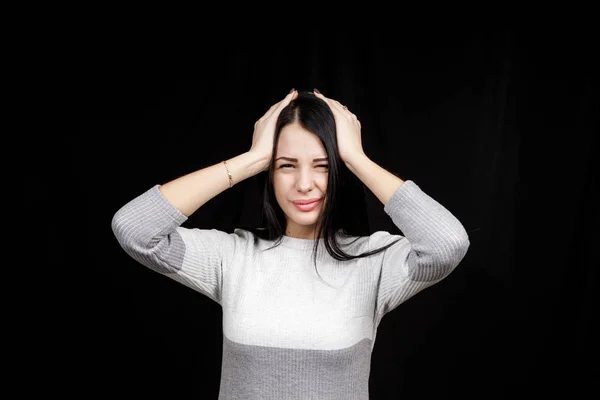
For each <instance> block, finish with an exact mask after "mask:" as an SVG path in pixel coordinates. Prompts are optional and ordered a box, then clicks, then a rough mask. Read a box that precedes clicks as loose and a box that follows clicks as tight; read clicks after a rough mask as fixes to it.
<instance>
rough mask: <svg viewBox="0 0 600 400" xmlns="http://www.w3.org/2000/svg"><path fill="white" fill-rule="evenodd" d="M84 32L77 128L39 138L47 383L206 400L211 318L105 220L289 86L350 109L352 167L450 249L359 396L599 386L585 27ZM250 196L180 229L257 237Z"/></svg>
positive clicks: (76, 74)
mask: <svg viewBox="0 0 600 400" xmlns="http://www.w3.org/2000/svg"><path fill="white" fill-rule="evenodd" d="M82 25H84V24H83V23H82ZM150 25H151V24H148V26H150ZM199 25H200V24H199ZM96 26H97V27H101V26H102V25H100V24H97V25H96ZM103 28H104V29H99V30H96V31H95V30H92V29H90V30H85V35H84V38H81V40H79V41H77V42H76V43H77V45H74V46H73V48H72V51H73V54H72V57H73V60H74V64H73V65H72V66H71V69H70V73H71V74H72V75H71V78H72V80H71V82H72V85H71V88H72V89H73V91H72V100H73V103H74V107H73V108H72V111H73V112H74V114H73V115H74V121H72V122H74V123H75V124H78V125H77V127H76V129H78V132H77V133H75V134H73V135H66V134H65V135H58V136H56V137H55V138H54V139H53V140H55V142H53V144H57V143H60V145H61V146H62V149H63V150H66V152H67V157H64V158H60V157H58V158H55V159H54V160H53V164H52V166H53V167H58V168H61V169H62V170H66V171H68V174H67V175H66V177H65V178H63V179H60V180H58V179H52V180H49V181H48V183H44V184H45V185H47V186H48V189H49V191H48V192H53V191H57V192H58V193H60V194H61V195H60V196H52V197H51V198H50V199H49V200H50V201H51V202H52V204H53V207H54V210H57V211H58V212H57V213H54V214H53V215H52V217H53V218H54V219H53V220H52V221H49V224H50V226H53V227H54V228H55V231H54V232H57V233H59V234H57V235H49V239H48V241H47V242H48V246H49V248H50V249H51V251H50V252H49V254H50V255H51V257H50V264H51V265H56V266H59V267H62V266H67V268H66V271H67V273H66V274H65V278H64V279H63V283H67V285H66V288H67V290H61V291H60V292H59V293H57V298H59V299H60V300H62V302H61V311H63V312H62V313H61V315H62V316H64V317H65V318H66V319H64V320H62V319H61V320H58V319H57V320H55V321H56V322H55V325H53V327H52V330H53V332H55V333H56V336H58V337H59V338H60V341H59V342H57V343H60V346H58V344H54V346H53V345H49V347H50V349H49V350H51V351H50V353H49V354H52V355H51V356H48V357H49V358H48V359H46V361H48V364H54V362H55V361H59V360H60V361H61V362H63V365H67V366H68V372H65V373H63V374H58V377H57V378H56V379H54V382H53V385H55V386H54V387H56V388H59V389H60V390H64V391H65V393H66V392H67V391H71V390H73V391H75V393H80V394H83V393H86V392H88V391H90V392H93V393H95V394H114V395H122V394H129V395H136V396H144V395H153V394H161V395H162V394H164V395H166V396H167V398H173V399H183V398H186V399H187V398H202V399H216V398H217V394H218V388H219V378H220V368H221V364H220V363H221V340H222V336H221V309H220V307H219V305H218V304H216V303H213V302H212V301H210V300H209V299H207V298H204V297H202V296H201V295H199V294H198V293H196V292H193V291H192V290H190V289H188V288H186V287H183V286H182V285H179V284H177V283H176V282H173V281H171V280H169V279H167V278H165V277H162V276H160V275H159V274H156V273H154V272H152V271H150V270H148V269H146V268H145V267H143V266H141V265H139V264H137V263H136V262H135V261H134V260H132V259H130V258H129V257H128V256H127V255H126V254H125V253H124V252H123V251H122V250H121V249H120V247H119V245H118V243H117V242H116V240H115V239H114V236H113V235H112V231H111V227H110V222H111V218H112V215H113V214H114V212H116V211H117V210H118V208H119V207H120V206H122V205H123V204H124V203H125V202H127V201H129V200H130V199H132V198H133V197H135V196H137V195H138V194H140V193H141V192H142V191H145V190H146V189H148V188H150V187H151V186H152V185H154V184H158V183H164V182H166V181H168V180H170V179H172V178H175V177H178V176H180V175H183V174H185V173H187V172H191V171H193V170H195V169H198V168H203V167H206V166H209V165H212V164H214V163H218V162H220V161H221V160H223V159H227V158H231V157H234V156H236V155H238V154H240V153H242V152H244V151H246V150H248V149H249V148H250V144H251V138H252V131H253V125H254V122H255V121H256V120H257V119H258V118H259V117H260V116H261V115H262V114H263V113H264V112H265V111H266V110H267V109H268V108H269V107H270V105H271V104H273V103H275V102H277V101H279V100H280V99H281V98H282V97H284V96H285V95H286V94H287V93H288V91H289V90H290V89H291V88H292V87H294V88H296V89H299V90H312V89H313V88H318V89H319V90H320V91H321V92H322V93H323V94H324V95H326V96H328V97H332V98H335V99H337V100H339V101H340V102H342V103H343V104H346V105H348V107H349V108H350V109H351V110H352V111H353V112H354V113H355V114H356V115H357V116H358V118H359V119H360V121H361V123H362V134H363V146H364V149H365V151H366V153H367V155H369V156H370V158H371V159H373V160H374V161H375V162H377V163H379V164H380V165H381V166H383V167H384V168H386V169H388V170H389V171H392V172H394V173H396V174H398V175H399V176H401V177H402V178H404V179H411V180H414V181H415V182H416V183H417V184H418V185H419V186H420V187H421V188H422V189H423V190H425V191H426V192H427V193H428V194H429V195H431V196H432V197H433V198H435V199H436V200H438V201H439V202H441V203H442V204H443V205H445V206H446V207H447V208H448V209H449V210H450V211H451V212H452V213H453V214H454V215H456V216H457V217H458V218H459V219H460V220H461V222H462V223H463V225H464V226H465V228H466V229H467V231H468V233H469V236H470V240H471V247H470V249H469V252H468V253H467V255H466V257H465V259H464V260H463V261H462V263H461V264H460V266H459V267H458V268H457V269H456V270H455V272H454V273H453V274H452V275H451V276H449V277H448V278H447V279H446V280H444V281H442V282H440V283H439V284H437V285H435V286H433V287H431V288H429V289H428V290H426V291H424V292H422V293H420V294H418V295H417V296H415V297H414V298H412V299H410V300H409V301H407V302H406V303H404V304H403V305H401V306H400V307H399V308H398V309H396V310H394V311H393V312H392V313H390V314H388V315H387V316H386V317H384V319H383V321H382V323H381V325H380V328H379V331H378V336H377V341H376V345H375V349H374V351H373V358H372V369H371V378H370V391H371V398H372V399H399V398H405V399H406V398H420V399H422V398H432V399H433V398H435V399H450V398H457V397H460V398H477V399H481V398H513V397H514V396H515V395H517V394H518V395H548V394H557V393H561V392H564V393H571V395H572V396H575V397H571V398H580V394H581V393H584V392H585V391H587V390H593V389H594V388H597V386H598V368H597V355H598V353H597V350H598V345H597V341H598V333H599V331H598V329H597V327H596V325H595V324H597V314H598V306H597V303H598V283H597V282H598V281H597V278H598V261H597V248H598V245H597V243H598V234H597V227H596V225H597V222H598V220H597V211H596V210H597V207H598V206H597V204H598V186H597V179H598V177H597V167H598V151H597V149H596V147H595V146H596V145H597V132H596V130H597V118H598V73H597V64H596V63H595V62H594V52H596V51H597V50H596V49H595V48H594V45H595V42H594V39H593V38H592V36H591V33H592V30H591V29H588V28H587V27H586V26H585V25H583V24H582V25H580V26H575V29H573V26H571V27H569V29H561V28H560V27H555V26H553V25H551V24H549V25H548V26H541V25H540V26H536V25H535V24H522V25H521V24H491V23H490V24H479V25H478V26H472V25H466V24H460V23H457V24H451V23H447V24H445V25H433V26H428V27H426V28H425V27H420V29H415V27H411V28H410V29H409V28H408V27H404V28H398V25H388V24H384V23H382V24H380V25H379V26H377V27H375V28H372V29H349V28H347V29H341V28H339V29H334V28H333V27H330V26H328V25H327V24H322V25H319V24H312V23H311V24H306V25H303V24H301V23H296V24H294V28H292V27H290V28H288V29H286V30H283V29H282V28H279V30H276V29H274V28H272V27H270V26H269V25H268V24H263V25H262V27H256V26H255V27H253V29H249V28H247V27H246V28H245V29H241V30H239V31H235V33H234V34H231V32H229V33H228V31H227V29H214V30H213V29H212V28H211V29H209V28H196V27H191V26H190V27H189V30H182V31H181V34H180V35H174V34H172V35H169V36H168V38H169V40H162V38H163V31H161V30H160V29H158V28H157V27H156V26H155V28H156V29H154V30H152V32H153V33H151V34H150V33H149V32H148V31H145V30H144V29H140V30H137V29H132V30H131V31H127V32H125V33H123V34H120V33H121V32H119V34H111V32H112V31H111V29H110V26H108V25H107V26H105V27H103ZM231 29H233V27H230V30H231ZM165 30H166V27H165ZM74 34H75V33H74ZM184 43H185V45H184ZM48 172H49V173H52V169H49V170H48ZM40 184H41V183H40ZM257 196H258V188H257V180H256V177H253V178H250V179H248V180H246V181H244V182H242V183H240V184H238V185H237V186H236V187H234V188H233V189H232V190H228V191H225V192H223V193H222V194H221V195H219V196H217V197H216V198H214V199H213V200H211V201H209V202H208V203H207V204H206V205H205V206H204V207H202V208H201V209H200V210H199V211H198V212H197V213H196V214H194V215H193V216H192V217H191V218H190V219H189V220H188V221H187V222H186V225H187V226H194V227H203V228H206V227H208V228H217V229H221V230H225V231H231V230H232V229H233V227H234V226H235V225H236V224H238V223H244V224H247V223H253V222H256V216H257V210H258V207H259V206H258V203H257ZM368 206H369V215H370V218H371V220H370V223H371V230H372V231H375V230H387V231H390V232H394V233H397V232H398V230H397V229H396V227H395V226H394V225H393V224H392V223H391V220H389V218H388V217H387V215H386V214H385V213H384V212H383V206H382V204H380V203H379V202H378V200H377V199H376V198H375V197H374V196H372V195H371V194H369V197H368ZM61 270H62V271H65V269H64V268H63V269H61ZM55 371H56V370H55ZM50 372H52V371H47V373H50ZM84 397H85V396H84Z"/></svg>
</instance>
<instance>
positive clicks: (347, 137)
mask: <svg viewBox="0 0 600 400" xmlns="http://www.w3.org/2000/svg"><path fill="white" fill-rule="evenodd" d="M314 94H315V96H317V97H318V98H320V99H322V100H324V101H325V102H326V103H327V104H328V105H329V108H330V109H331V112H332V113H333V117H334V118H335V126H336V132H337V133H336V136H337V142H338V151H339V153H340V158H341V159H342V160H343V161H344V162H348V160H349V159H350V158H351V157H352V156H355V155H361V154H365V153H364V150H363V147H362V140H361V125H360V121H359V120H358V118H357V117H356V115H354V114H353V113H352V112H351V111H350V110H349V109H348V107H346V106H345V105H343V104H342V103H340V102H339V101H337V100H334V99H330V98H328V97H325V96H324V95H323V94H322V93H321V92H319V91H318V90H317V89H314Z"/></svg>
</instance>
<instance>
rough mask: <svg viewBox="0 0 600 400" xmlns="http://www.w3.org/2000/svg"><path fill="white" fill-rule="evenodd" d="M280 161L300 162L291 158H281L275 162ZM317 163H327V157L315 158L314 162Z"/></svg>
mask: <svg viewBox="0 0 600 400" xmlns="http://www.w3.org/2000/svg"><path fill="white" fill-rule="evenodd" d="M279 160H286V161H293V162H298V159H297V158H291V157H279V158H278V159H277V160H275V161H279ZM316 161H327V157H324V158H315V159H314V160H313V162H316Z"/></svg>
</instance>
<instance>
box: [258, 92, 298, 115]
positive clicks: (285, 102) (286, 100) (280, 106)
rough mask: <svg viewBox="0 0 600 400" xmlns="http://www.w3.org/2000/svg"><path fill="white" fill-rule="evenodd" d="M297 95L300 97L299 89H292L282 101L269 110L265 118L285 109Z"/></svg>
mask: <svg viewBox="0 0 600 400" xmlns="http://www.w3.org/2000/svg"><path fill="white" fill-rule="evenodd" d="M296 97H298V91H297V90H296V89H292V90H290V92H289V93H288V94H287V95H286V96H285V97H284V98H283V99H282V100H281V101H279V102H278V103H275V104H273V105H272V106H271V108H270V109H269V111H267V114H266V115H265V118H269V117H271V116H272V115H274V114H275V113H277V114H279V112H280V111H281V110H283V109H284V108H285V107H286V106H287V105H288V104H290V102H291V101H292V100H294V99H295V98H296Z"/></svg>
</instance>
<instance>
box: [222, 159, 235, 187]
mask: <svg viewBox="0 0 600 400" xmlns="http://www.w3.org/2000/svg"><path fill="white" fill-rule="evenodd" d="M223 165H225V169H226V170H227V175H228V176H229V187H232V186H233V179H232V178H231V172H229V167H227V161H223Z"/></svg>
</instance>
